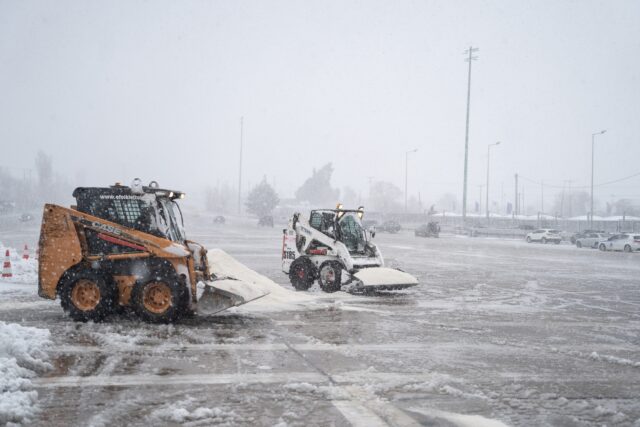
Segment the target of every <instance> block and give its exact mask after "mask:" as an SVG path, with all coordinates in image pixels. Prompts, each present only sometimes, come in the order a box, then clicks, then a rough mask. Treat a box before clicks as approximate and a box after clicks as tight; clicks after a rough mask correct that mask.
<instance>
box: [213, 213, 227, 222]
mask: <svg viewBox="0 0 640 427" xmlns="http://www.w3.org/2000/svg"><path fill="white" fill-rule="evenodd" d="M225 222H227V220H226V219H225V218H224V217H223V216H222V215H218V216H217V217H215V218H213V223H214V224H224V223H225Z"/></svg>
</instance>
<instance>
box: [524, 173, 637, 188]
mask: <svg viewBox="0 0 640 427" xmlns="http://www.w3.org/2000/svg"><path fill="white" fill-rule="evenodd" d="M518 176H519V177H520V178H522V179H524V180H525V181H529V182H531V183H532V184H536V185H542V181H536V180H535V179H531V178H527V177H526V176H524V175H520V174H519V175H518ZM636 176H640V172H637V173H634V174H632V175H628V176H625V177H623V178H618V179H614V180H613V181H607V182H601V183H600V184H596V185H594V187H602V186H605V185H611V184H615V183H617V182H622V181H626V180H627V179H631V178H635V177H636ZM544 186H545V187H549V188H560V189H562V188H563V187H564V185H553V184H546V183H545V184H544ZM571 188H572V189H585V188H591V186H590V185H577V186H572V187H571Z"/></svg>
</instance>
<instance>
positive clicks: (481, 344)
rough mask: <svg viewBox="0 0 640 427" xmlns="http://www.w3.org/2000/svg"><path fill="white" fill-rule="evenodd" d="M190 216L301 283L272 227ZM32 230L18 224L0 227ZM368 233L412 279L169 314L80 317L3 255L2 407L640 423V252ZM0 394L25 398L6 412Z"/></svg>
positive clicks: (25, 233)
mask: <svg viewBox="0 0 640 427" xmlns="http://www.w3.org/2000/svg"><path fill="white" fill-rule="evenodd" d="M189 222H190V228H189V230H190V235H189V238H190V239H192V240H195V241H199V242H201V243H203V244H205V245H206V246H207V247H209V248H221V249H223V250H224V251H226V252H227V253H229V254H230V255H232V256H233V257H235V258H236V259H238V260H239V261H241V262H242V263H244V264H245V265H247V266H248V267H250V268H252V269H254V270H256V271H257V272H259V273H261V274H263V275H264V276H266V277H268V278H270V279H272V280H273V281H275V282H277V283H278V284H280V285H282V287H284V288H285V289H287V290H289V291H292V292H291V293H286V295H293V296H296V295H299V294H300V293H295V294H294V293H293V288H292V287H291V285H290V284H289V283H288V278H287V277H286V276H285V275H284V274H283V273H282V272H281V271H280V249H281V242H282V237H281V236H282V234H281V233H282V231H281V229H280V228H278V227H276V228H268V229H265V228H256V226H255V225H254V224H253V223H247V222H243V223H238V222H235V223H234V221H230V224H227V225H225V226H214V225H210V224H211V221H210V219H204V218H203V219H200V220H197V219H190V221H189ZM37 236H38V229H37V227H36V226H35V225H31V226H29V225H25V226H23V228H20V229H11V230H9V229H7V230H2V231H0V242H1V243H2V245H4V246H6V247H10V248H22V246H23V245H24V244H25V243H28V244H29V245H30V246H33V244H34V243H35V242H36V241H37ZM376 243H377V244H379V246H380V248H381V250H382V252H383V254H384V255H385V258H386V261H387V264H389V265H392V266H396V267H400V268H402V269H403V270H406V271H408V272H410V273H412V274H414V275H415V276H417V277H418V279H419V282H420V285H419V286H418V287H415V288H411V289H409V290H406V291H402V292H396V293H386V294H379V295H367V296H364V295H349V294H346V293H342V292H339V293H336V294H324V293H322V292H321V291H320V290H319V288H318V287H317V284H316V285H314V287H313V288H312V289H311V291H310V293H311V295H310V296H309V298H295V297H292V301H290V304H281V305H273V306H269V305H268V304H264V303H262V304H258V303H257V302H256V303H254V304H251V303H250V304H247V305H245V306H243V307H239V308H235V309H231V310H228V311H226V312H224V313H222V314H221V315H219V316H213V317H208V318H203V317H196V318H192V319H186V320H183V321H181V322H180V323H178V324H175V325H149V324H145V323H142V322H140V321H138V320H137V319H135V318H130V317H125V316H112V317H110V318H108V319H107V321H105V322H104V323H99V324H93V323H86V324H83V323H75V322H73V321H71V320H70V319H69V318H68V317H67V316H65V314H64V313H63V311H62V309H61V308H60V305H59V302H58V301H56V302H53V301H49V300H43V299H40V298H39V297H38V296H37V294H36V290H37V287H36V279H37V276H36V273H35V263H34V262H33V260H31V261H21V260H19V259H18V258H19V254H15V253H14V257H15V259H14V260H13V267H14V273H17V274H15V277H14V278H12V279H7V280H4V279H3V280H2V281H0V322H2V323H0V326H2V328H0V337H3V339H13V340H19V338H17V337H22V338H21V339H23V341H24V343H23V344H21V346H18V345H14V348H13V349H9V351H7V352H6V353H7V354H3V353H2V351H0V361H2V360H5V361H6V360H9V359H10V358H11V357H13V358H15V359H17V360H18V362H21V361H22V362H24V363H27V364H29V363H30V366H27V367H26V368H25V366H22V368H24V369H28V370H29V372H27V373H24V375H22V379H21V380H20V381H22V382H21V383H20V384H17V385H16V382H15V381H14V383H13V385H12V384H9V380H6V378H8V376H6V377H5V381H3V383H1V384H0V387H2V395H0V423H1V422H2V420H3V419H2V416H3V415H2V413H3V411H5V412H4V413H5V415H4V417H5V419H4V421H20V420H22V422H24V423H25V424H30V425H47V426H70V425H78V426H80V425H81V426H86V425H92V426H103V425H104V426H106V425H132V426H133V425H187V426H199V425H207V426H208V425H279V426H308V425H318V426H327V425H336V426H343V425H345V426H346V425H355V426H378V425H398V426H411V425H444V426H451V425H454V426H455V425H461V426H502V425H512V426H531V425H553V426H583V425H593V426H595V425H598V426H600V425H640V291H639V289H640V254H633V253H631V254H627V253H612V252H599V251H596V250H587V249H582V250H578V249H576V248H575V247H574V246H571V245H568V244H561V245H541V244H527V243H525V242H523V241H518V240H506V239H489V238H466V237H457V236H453V235H441V237H440V238H439V239H425V238H416V237H414V236H413V233H410V232H409V231H403V232H401V233H399V234H394V235H390V234H382V233H379V234H378V235H377V236H376ZM283 295H285V294H283ZM285 302H286V301H285ZM11 324H19V325H20V326H21V327H31V328H37V329H36V330H34V329H26V330H24V329H20V327H18V326H15V325H14V326H12V325H11ZM47 331H48V333H47ZM7 337H9V338H7ZM10 337H13V338H10ZM16 342H17V341H16ZM0 345H4V346H5V347H6V343H3V344H0ZM2 358H4V359H2ZM34 358H35V359H36V361H34V360H31V361H30V362H29V360H30V359H34ZM7 366H9V365H8V362H7V363H5V367H4V368H3V369H5V368H6V369H10V368H11V366H9V367H8V368H7ZM22 368H20V369H22ZM17 369H18V368H15V369H13V370H12V371H11V372H13V373H14V374H16V375H18V374H20V372H18V371H17ZM4 372H5V374H6V372H9V371H7V370H5V371H4ZM18 376H20V375H18ZM16 381H18V379H16ZM34 391H35V392H37V397H36V395H35V394H34V393H33V392H34ZM25 393H26V395H25ZM34 402H35V403H36V406H33V403H34ZM7 403H11V404H12V405H14V406H13V409H15V408H16V407H18V406H19V405H22V408H23V410H22V411H21V412H20V411H18V412H17V413H15V414H14V415H12V416H7V415H6V414H7V411H8V409H7V407H6V404H7ZM15 405H18V406H15ZM12 417H13V418H12Z"/></svg>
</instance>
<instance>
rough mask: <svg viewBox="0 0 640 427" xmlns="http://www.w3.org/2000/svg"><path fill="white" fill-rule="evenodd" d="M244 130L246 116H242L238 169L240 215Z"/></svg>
mask: <svg viewBox="0 0 640 427" xmlns="http://www.w3.org/2000/svg"><path fill="white" fill-rule="evenodd" d="M243 130H244V117H240V168H239V169H238V215H240V213H241V211H242V137H243V135H242V133H243Z"/></svg>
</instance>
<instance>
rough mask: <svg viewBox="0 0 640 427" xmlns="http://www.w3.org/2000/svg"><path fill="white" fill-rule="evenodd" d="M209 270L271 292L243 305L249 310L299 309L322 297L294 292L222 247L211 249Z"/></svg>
mask: <svg viewBox="0 0 640 427" xmlns="http://www.w3.org/2000/svg"><path fill="white" fill-rule="evenodd" d="M207 257H208V258H209V270H210V271H211V272H212V273H213V274H215V275H216V277H229V278H234V279H237V280H240V281H243V282H246V283H248V284H249V285H250V286H255V287H256V288H259V289H260V290H262V291H264V292H268V293H269V294H268V295H266V296H264V297H262V298H260V299H258V300H255V301H253V302H251V303H249V304H246V305H244V306H242V309H243V310H248V311H280V310H293V309H299V308H300V306H301V305H304V304H305V303H310V302H313V301H317V300H318V299H320V298H321V297H320V296H318V295H313V294H310V293H302V292H294V291H290V290H288V289H285V288H283V287H282V286H280V285H278V284H277V283H275V282H274V281H273V280H271V279H269V278H267V277H265V276H263V275H262V274H259V273H257V272H255V271H253V270H251V269H250V268H248V267H246V266H245V265H244V264H241V263H240V262H238V261H237V260H235V259H234V258H233V257H231V256H230V255H229V254H227V253H226V252H224V251H223V250H220V249H210V250H209V252H208V253H207Z"/></svg>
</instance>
